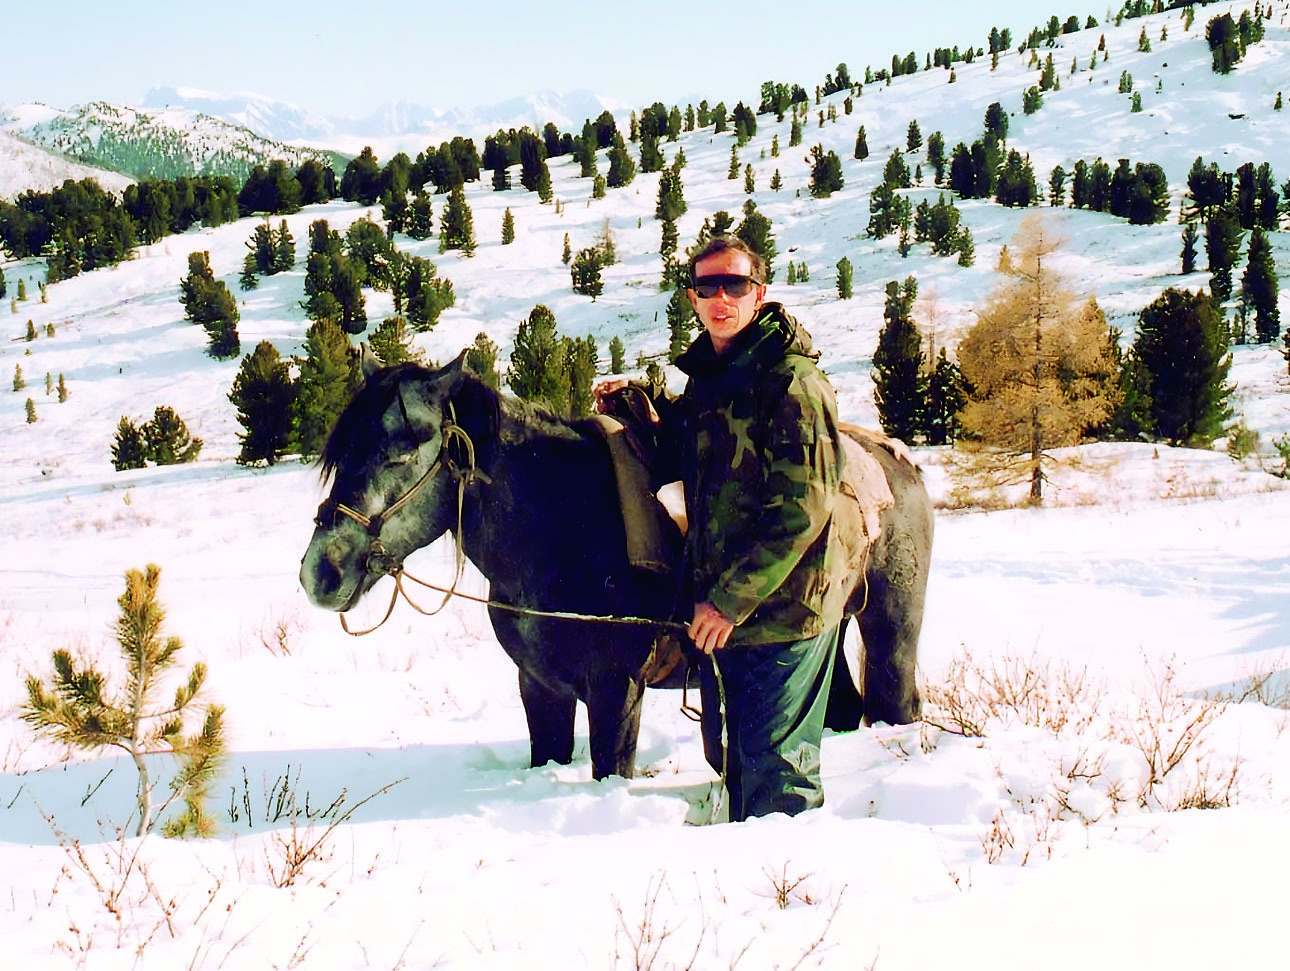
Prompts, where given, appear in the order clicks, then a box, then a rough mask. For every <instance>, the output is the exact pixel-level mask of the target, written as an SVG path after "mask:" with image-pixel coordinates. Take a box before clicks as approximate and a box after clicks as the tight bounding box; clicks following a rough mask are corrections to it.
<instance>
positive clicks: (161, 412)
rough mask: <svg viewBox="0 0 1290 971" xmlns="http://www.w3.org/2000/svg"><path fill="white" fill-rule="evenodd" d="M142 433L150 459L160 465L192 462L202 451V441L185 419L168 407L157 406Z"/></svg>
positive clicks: (141, 430)
mask: <svg viewBox="0 0 1290 971" xmlns="http://www.w3.org/2000/svg"><path fill="white" fill-rule="evenodd" d="M140 432H141V434H142V435H143V446H144V450H145V451H146V453H147V456H148V458H149V459H150V460H151V461H153V462H156V463H157V464H158V465H182V464H184V463H185V462H192V461H194V460H195V459H196V458H197V455H198V453H200V452H201V450H202V440H201V439H200V438H194V437H193V436H192V434H191V433H190V432H189V431H188V426H187V425H185V424H184V421H183V419H182V418H180V417H179V416H178V415H177V414H175V412H174V409H172V408H170V407H168V406H166V405H159V406H157V408H156V409H155V410H154V411H153V415H152V420H151V421H149V422H148V423H147V424H145V425H144V426H143V428H141V429H140Z"/></svg>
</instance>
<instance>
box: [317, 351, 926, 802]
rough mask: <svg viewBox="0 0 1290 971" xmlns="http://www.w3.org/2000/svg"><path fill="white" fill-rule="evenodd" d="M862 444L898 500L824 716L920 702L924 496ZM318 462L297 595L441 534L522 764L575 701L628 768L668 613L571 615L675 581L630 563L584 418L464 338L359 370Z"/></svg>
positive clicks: (385, 569) (345, 595)
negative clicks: (493, 655) (481, 587)
mask: <svg viewBox="0 0 1290 971" xmlns="http://www.w3.org/2000/svg"><path fill="white" fill-rule="evenodd" d="M364 370H365V371H367V370H368V367H367V366H366V365H365V368H364ZM866 447H867V448H870V449H872V451H873V452H874V453H875V458H876V459H877V460H878V462H879V463H880V464H881V465H882V467H883V470H884V472H885V474H886V476H887V478H888V480H889V482H890V485H891V491H892V495H893V497H894V502H893V503H892V504H891V505H890V507H889V508H887V509H885V510H883V512H882V514H881V530H880V531H879V534H878V535H877V536H875V537H873V540H872V543H871V545H870V546H869V551H868V555H867V557H866V560H865V566H864V569H863V571H862V575H859V576H857V577H856V578H855V584H854V587H853V593H852V596H851V598H850V600H849V601H848V605H847V610H848V612H849V613H855V614H858V619H859V624H860V630H861V638H862V640H863V642H864V647H863V655H864V656H863V658H860V657H856V658H852V659H851V663H850V664H849V663H848V660H845V659H843V660H839V661H837V662H835V663H836V665H837V668H836V674H837V675H838V676H837V677H835V678H834V681H835V685H834V687H833V689H832V691H831V693H830V700H829V708H830V712H829V719H828V724H829V725H830V726H831V727H834V728H839V729H845V728H855V727H857V726H858V725H859V724H860V722H861V720H862V719H864V720H867V721H887V722H890V723H907V722H911V721H916V720H917V719H918V717H919V715H920V704H921V703H920V700H919V697H918V691H917V688H916V685H915V680H914V665H915V660H916V651H917V643H918V633H919V629H920V627H921V623H922V612H923V599H924V593H925V588H926V583H927V572H928V566H929V558H930V549H931V524H932V511H931V503H930V501H929V500H928V498H927V493H926V490H925V489H924V488H923V485H922V481H921V477H920V476H919V473H918V471H917V469H916V467H915V466H913V464H912V463H911V462H908V461H907V460H905V459H903V458H901V457H900V456H899V455H897V454H896V453H894V452H892V451H890V450H888V449H885V448H883V447H881V446H875V445H872V443H871V444H870V445H868V446H866ZM320 465H321V471H322V476H323V479H324V482H326V481H327V480H328V479H330V480H332V488H331V491H330V493H329V495H328V497H327V498H326V499H325V500H324V501H323V502H322V504H321V506H320V507H319V510H318V514H317V517H316V519H315V529H314V532H313V535H312V537H311V539H310V542H309V546H308V549H307V550H306V551H305V554H304V557H303V558H302V560H301V568H300V582H301V585H302V587H303V588H304V590H305V592H306V594H307V595H308V597H309V599H310V600H311V602H312V603H314V604H315V605H316V606H319V607H323V608H326V609H329V610H333V611H339V612H341V613H342V619H343V614H344V612H345V611H348V610H350V609H351V608H352V607H354V606H355V605H356V604H357V603H358V602H359V600H360V599H361V598H362V597H363V595H364V594H365V593H367V591H368V590H370V589H371V588H372V586H373V585H374V584H375V583H376V582H377V581H378V580H379V579H380V578H381V577H382V576H384V575H386V574H387V573H389V574H394V575H395V578H396V580H397V579H398V574H399V573H400V571H401V569H402V563H403V560H404V559H405V558H406V557H407V556H409V555H410V554H411V553H413V552H414V551H416V550H417V549H420V548H421V547H424V546H426V545H428V544H430V543H432V542H434V541H435V540H437V539H438V538H439V537H441V536H443V535H444V534H445V533H449V532H451V533H453V534H455V536H456V541H457V543H458V546H459V549H460V550H461V551H462V552H463V553H464V555H465V557H467V558H468V559H469V560H470V562H471V563H473V564H474V565H475V566H476V567H477V568H478V569H479V571H480V572H481V573H482V574H483V575H484V577H485V578H486V579H487V580H488V582H489V594H488V601H489V606H488V612H489V617H490V620H491V622H492V627H493V631H494V632H495V634H496V636H497V640H498V641H499V643H500V644H501V645H502V647H503V649H504V650H505V651H506V652H507V654H508V655H509V656H510V657H511V659H512V660H513V661H514V662H515V665H516V667H517V669H518V676H519V689H520V698H521V701H522V703H523V706H524V712H525V716H526V719H527V722H528V729H529V741H530V757H531V764H532V765H533V766H534V767H537V766H541V765H545V764H547V763H548V762H551V761H554V762H557V763H560V764H568V763H570V762H571V761H572V758H573V744H574V716H575V710H576V704H577V702H578V701H582V702H583V703H584V705H585V706H586V710H587V723H588V729H589V744H590V751H591V767H592V775H593V777H594V778H596V779H602V778H605V777H607V776H609V775H619V776H623V777H627V778H630V777H631V776H632V775H633V772H634V768H635V756H636V742H637V734H638V731H639V726H640V713H641V704H642V700H643V693H644V688H645V680H646V677H645V673H646V670H647V668H648V667H649V666H650V665H651V662H652V661H653V659H654V651H655V647H656V642H657V641H658V640H659V633H660V631H659V627H661V626H665V624H664V623H661V624H660V625H658V626H652V625H650V624H644V623H631V622H627V623H621V624H620V623H605V622H601V621H599V620H589V619H584V618H605V617H614V618H632V619H638V618H646V619H648V618H656V619H658V620H659V621H661V622H662V621H665V619H666V618H669V617H670V616H671V614H672V611H673V609H674V607H675V604H674V599H675V592H676V590H675V588H676V584H675V581H674V579H673V578H672V577H670V576H667V575H661V574H659V573H655V572H652V571H648V570H642V569H639V568H638V567H636V566H633V565H632V563H631V562H629V559H628V556H627V553H626V550H625V546H626V542H625V533H624V522H623V514H622V511H621V506H620V503H619V498H618V491H617V489H616V483H615V471H614V467H613V464H612V460H611V457H610V452H609V448H608V446H607V445H606V442H605V439H604V437H603V435H602V434H600V433H599V432H598V431H597V430H596V429H595V427H594V422H593V421H592V420H589V419H582V420H566V419H562V418H559V417H556V416H555V415H553V414H551V413H550V412H549V411H547V410H545V409H543V408H541V407H539V406H536V405H533V404H531V403H529V402H524V401H520V400H518V399H516V398H513V397H510V396H505V395H502V394H501V393H500V392H498V391H497V390H495V389H493V388H490V387H489V386H488V385H486V384H485V383H484V381H483V380H482V379H481V378H480V377H479V376H478V375H476V374H474V373H473V372H472V371H471V370H470V369H469V367H467V366H466V365H465V352H463V353H462V355H460V356H459V357H458V358H457V359H456V360H455V361H453V362H452V363H450V364H448V365H446V366H445V367H443V368H440V369H438V370H429V369H426V368H424V367H421V366H420V365H418V364H415V363H410V362H407V363H403V364H397V365H394V366H392V367H387V368H376V369H374V370H371V371H370V373H368V374H367V377H366V379H365V381H364V383H363V384H362V385H361V386H360V388H359V390H358V391H357V392H356V394H355V395H354V397H353V399H352V400H351V401H350V403H349V404H348V405H347V406H346V407H345V408H344V410H343V411H342V412H341V414H340V416H339V417H338V419H337V421H336V423H335V426H334V427H333V430H332V432H331V434H330V436H329V437H328V439H327V442H326V444H325V446H324V448H323V452H322V455H321V457H320ZM673 530H674V531H673V532H670V533H668V534H667V535H666V536H665V542H666V543H667V544H668V545H669V548H670V550H671V551H672V555H673V557H674V558H673V562H677V561H678V560H679V551H680V545H681V533H680V530H679V529H677V528H675V527H673ZM571 614H572V615H578V616H577V617H570V616H568V615H571ZM553 615H555V616H553ZM671 626H673V627H679V626H681V625H679V624H672V625H671ZM838 654H839V655H841V652H838ZM852 665H854V669H853V668H852ZM671 683H672V684H675V683H676V682H675V679H674V680H673V681H672V682H671ZM705 707H707V706H706V705H705Z"/></svg>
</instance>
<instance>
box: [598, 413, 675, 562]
mask: <svg viewBox="0 0 1290 971" xmlns="http://www.w3.org/2000/svg"><path fill="white" fill-rule="evenodd" d="M591 417H592V422H593V424H594V425H595V427H596V429H597V431H599V432H600V434H601V435H603V436H604V439H605V443H606V444H607V445H608V446H609V454H610V456H611V457H612V459H613V462H614V477H615V479H616V480H617V482H618V503H619V505H620V506H621V507H622V511H623V525H624V526H625V527H626V530H627V560H628V562H629V563H631V565H632V566H634V567H637V568H639V569H642V570H652V571H653V572H655V573H667V572H668V571H669V570H671V569H672V567H673V564H672V563H671V562H670V560H669V555H668V553H669V551H668V546H667V541H666V539H665V537H664V533H663V524H662V521H661V519H660V517H662V516H667V515H668V513H667V510H666V509H665V508H664V507H663V505H662V503H660V502H659V499H658V497H657V496H655V494H654V493H653V492H652V491H651V490H650V487H649V470H648V469H646V468H645V463H644V462H642V461H641V459H640V456H639V455H637V453H636V451H635V450H634V449H633V448H632V447H631V444H630V443H629V442H628V439H627V434H626V431H625V429H624V427H623V423H622V422H620V421H618V420H617V419H615V418H610V417H609V416H608V415H593V416H591Z"/></svg>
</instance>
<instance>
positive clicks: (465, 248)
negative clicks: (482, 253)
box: [439, 186, 475, 257]
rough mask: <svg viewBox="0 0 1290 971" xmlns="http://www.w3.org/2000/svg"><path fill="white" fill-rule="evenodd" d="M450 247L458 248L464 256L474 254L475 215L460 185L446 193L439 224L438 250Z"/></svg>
mask: <svg viewBox="0 0 1290 971" xmlns="http://www.w3.org/2000/svg"><path fill="white" fill-rule="evenodd" d="M450 249H455V250H460V251H461V254H462V256H466V257H471V256H474V255H475V217H474V215H473V214H472V213H471V211H470V205H469V204H468V203H467V202H466V192H465V190H464V189H462V188H461V187H460V186H458V187H457V188H455V189H453V190H452V191H451V192H450V193H449V194H448V204H447V205H446V206H445V207H444V210H443V218H442V220H441V221H440V224H439V252H440V253H444V252H447V251H448V250H450Z"/></svg>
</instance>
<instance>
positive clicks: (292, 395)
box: [228, 340, 297, 465]
mask: <svg viewBox="0 0 1290 971" xmlns="http://www.w3.org/2000/svg"><path fill="white" fill-rule="evenodd" d="M296 390H297V388H296V383H295V382H294V381H293V380H292V379H291V374H290V370H289V367H288V362H286V361H284V360H282V358H281V357H280V356H279V355H278V351H277V349H276V348H275V347H274V346H273V344H271V343H270V342H269V341H267V340H265V341H260V343H259V344H257V345H256V346H255V350H254V351H252V352H251V353H250V354H248V355H246V356H245V357H244V358H242V366H241V367H240V368H238V372H237V376H236V377H235V378H234V379H233V388H232V390H231V391H230V392H229V394H228V400H229V401H230V402H232V404H233V407H234V408H236V409H237V421H238V424H240V425H241V426H242V428H243V429H244V430H243V431H242V432H240V433H239V434H238V436H237V437H238V441H239V442H241V444H242V447H241V450H240V451H239V452H238V456H237V464H238V465H255V464H257V463H259V462H264V463H265V464H266V465H273V464H275V463H276V462H277V461H278V459H279V458H281V457H282V456H283V455H284V454H285V453H286V451H287V448H288V445H289V443H290V440H291V416H292V412H293V409H294V407H295V400H296Z"/></svg>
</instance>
